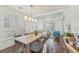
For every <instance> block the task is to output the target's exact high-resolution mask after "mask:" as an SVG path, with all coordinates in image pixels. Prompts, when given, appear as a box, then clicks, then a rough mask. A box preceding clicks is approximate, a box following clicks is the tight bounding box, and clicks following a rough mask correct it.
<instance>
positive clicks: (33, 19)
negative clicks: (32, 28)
mask: <svg viewBox="0 0 79 59" xmlns="http://www.w3.org/2000/svg"><path fill="white" fill-rule="evenodd" d="M32 9H33V5H30V17H29V21H31V22H36V21H37V20H36V19H35V18H34V17H33V16H32Z"/></svg>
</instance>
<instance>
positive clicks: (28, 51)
mask: <svg viewBox="0 0 79 59" xmlns="http://www.w3.org/2000/svg"><path fill="white" fill-rule="evenodd" d="M30 49H31V46H30V44H28V45H27V53H30V52H31V51H30Z"/></svg>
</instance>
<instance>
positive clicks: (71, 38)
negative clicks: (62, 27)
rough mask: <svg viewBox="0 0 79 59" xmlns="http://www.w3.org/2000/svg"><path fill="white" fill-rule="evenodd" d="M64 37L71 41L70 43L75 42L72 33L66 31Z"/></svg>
mask: <svg viewBox="0 0 79 59" xmlns="http://www.w3.org/2000/svg"><path fill="white" fill-rule="evenodd" d="M65 37H66V38H65V39H67V40H68V41H69V42H71V43H73V42H75V38H74V34H73V33H70V32H67V33H65ZM71 45H73V44H71Z"/></svg>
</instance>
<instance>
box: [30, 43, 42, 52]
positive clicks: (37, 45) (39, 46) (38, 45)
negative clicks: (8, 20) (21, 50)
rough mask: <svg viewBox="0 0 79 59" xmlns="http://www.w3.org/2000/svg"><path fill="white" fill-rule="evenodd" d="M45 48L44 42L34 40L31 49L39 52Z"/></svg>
mask: <svg viewBox="0 0 79 59" xmlns="http://www.w3.org/2000/svg"><path fill="white" fill-rule="evenodd" d="M42 48H43V42H34V43H33V44H32V46H31V50H32V51H34V52H39V51H40V50H41V49H42Z"/></svg>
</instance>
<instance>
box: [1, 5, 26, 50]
mask: <svg viewBox="0 0 79 59" xmlns="http://www.w3.org/2000/svg"><path fill="white" fill-rule="evenodd" d="M7 16H10V17H11V18H10V17H9V19H10V24H11V25H12V24H13V25H12V27H11V28H4V19H5V17H7ZM24 16H25V15H24V14H22V13H20V12H17V11H15V10H13V9H10V8H7V7H5V6H0V50H2V49H4V48H7V47H9V46H12V45H14V40H13V39H12V38H10V37H7V34H6V33H9V31H10V33H11V32H12V31H13V32H14V29H15V32H17V30H18V31H19V33H18V34H22V33H23V32H22V31H23V30H26V25H25V22H26V20H25V19H24ZM12 17H15V18H16V19H17V24H18V25H16V23H15V21H14V20H15V19H14V18H12ZM17 28H18V29H17ZM10 29H11V30H10ZM4 30H6V31H4ZM7 38H8V39H7Z"/></svg>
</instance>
